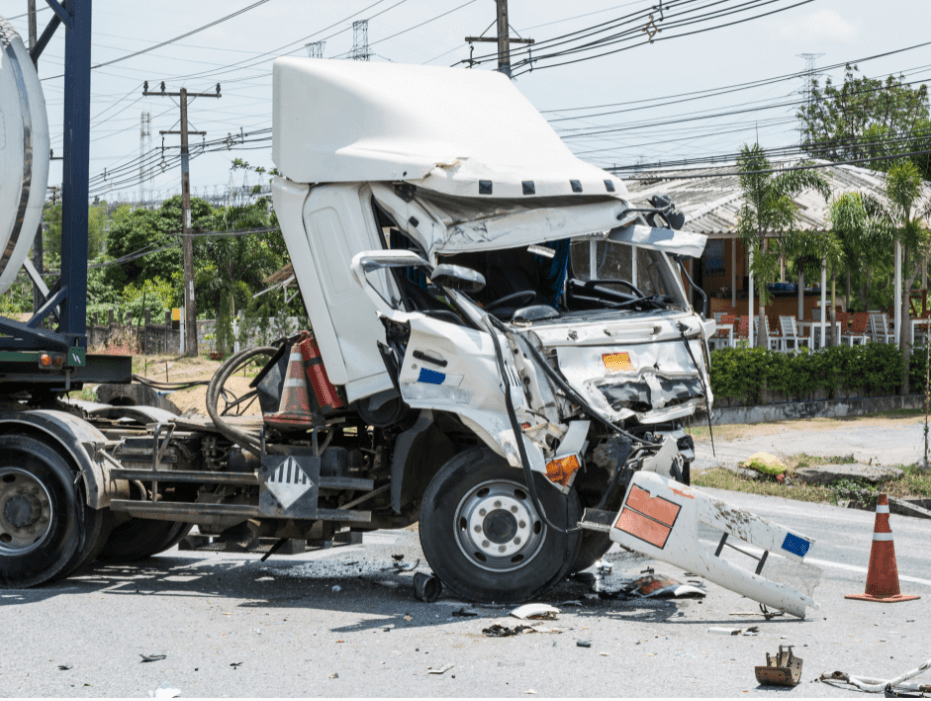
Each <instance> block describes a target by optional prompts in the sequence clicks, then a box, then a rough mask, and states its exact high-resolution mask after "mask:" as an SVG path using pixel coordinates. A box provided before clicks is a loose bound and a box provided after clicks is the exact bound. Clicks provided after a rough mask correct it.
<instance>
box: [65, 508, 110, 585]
mask: <svg viewBox="0 0 931 701" xmlns="http://www.w3.org/2000/svg"><path fill="white" fill-rule="evenodd" d="M86 511H88V512H90V513H89V515H88V518H87V519H85V525H84V533H85V539H84V546H83V547H82V548H80V549H79V550H78V551H77V552H76V553H75V554H74V557H73V558H72V561H71V562H69V563H68V566H67V567H65V569H64V570H62V572H61V573H60V574H58V575H56V576H55V579H63V578H65V577H70V576H72V575H78V574H83V573H84V572H87V571H88V570H89V569H90V567H91V564H93V562H94V560H96V559H97V556H98V555H99V554H100V551H101V550H103V547H104V546H105V545H106V544H107V540H109V538H110V532H111V531H112V530H113V524H114V522H115V521H116V517H115V516H114V515H113V512H112V511H110V510H109V509H100V510H99V511H94V510H93V509H86Z"/></svg>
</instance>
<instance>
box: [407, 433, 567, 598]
mask: <svg viewBox="0 0 931 701" xmlns="http://www.w3.org/2000/svg"><path fill="white" fill-rule="evenodd" d="M535 478H536V490H537V493H538V495H539V497H540V501H541V503H542V506H543V508H544V509H545V510H546V515H547V517H548V518H549V519H550V521H552V522H553V523H554V524H556V525H558V526H559V527H561V528H567V527H571V526H575V525H576V524H577V523H578V521H579V520H580V518H581V515H582V505H581V502H580V500H579V497H578V495H577V494H576V492H575V491H574V490H573V491H570V492H569V494H568V495H563V494H562V493H561V492H559V491H557V490H556V489H554V488H553V486H552V485H550V484H547V482H546V478H545V477H543V476H542V475H535ZM526 487H527V483H526V480H525V479H524V473H523V471H522V470H518V469H515V468H513V467H511V466H510V465H508V463H507V462H506V461H505V460H504V458H502V457H500V456H498V455H497V454H495V453H494V452H493V451H492V450H490V449H489V448H485V447H482V448H472V449H470V450H467V451H465V452H464V453H460V454H459V455H457V456H456V457H454V458H453V459H451V460H450V461H448V462H447V463H446V464H445V465H443V467H441V468H440V470H439V472H437V473H436V475H434V477H433V479H432V480H431V481H430V484H429V485H428V486H427V491H426V493H425V494H424V497H423V502H422V504H421V507H420V544H421V546H422V547H423V551H424V555H425V556H426V558H427V561H428V562H429V563H430V566H431V567H432V568H433V571H434V573H435V574H436V575H437V576H439V578H440V580H441V581H442V582H443V584H444V585H446V586H447V587H449V589H451V590H452V591H453V592H455V593H456V594H457V595H458V596H460V597H462V598H464V599H466V600H469V601H476V602H481V603H502V604H512V603H519V602H522V601H526V600H528V599H532V598H534V597H537V596H539V595H541V594H543V593H544V592H546V591H547V590H549V589H551V588H552V587H553V586H555V585H556V584H557V583H558V582H559V581H560V580H562V579H563V578H564V577H565V576H566V575H567V574H568V572H569V569H570V567H571V566H572V563H573V562H575V559H576V555H577V553H578V549H579V545H580V543H581V540H582V537H581V532H578V531H577V532H574V533H569V534H566V533H561V532H558V531H556V530H555V529H553V528H550V527H547V526H546V525H545V524H544V522H543V521H542V519H540V517H539V515H538V514H537V513H536V509H535V508H534V507H533V503H532V500H531V499H530V495H529V492H528V491H527V489H526ZM482 492H484V494H482ZM499 496H500V499H499ZM486 500H487V505H488V508H487V509H485V510H484V511H483V510H481V507H483V506H484V505H485V504H486ZM502 504H503V505H504V506H503V507H502V506H501V505H502ZM508 504H510V505H511V506H508ZM496 507H498V508H496ZM489 509H490V510H489ZM511 511H514V514H517V516H514V515H512V514H511ZM496 514H497V516H496ZM482 517H484V520H482ZM478 520H481V523H482V525H479V524H478ZM476 528H478V529H481V530H480V535H478V536H476V537H475V538H473V537H472V533H473V530H472V529H476ZM501 544H503V545H501ZM500 547H504V548H505V549H506V550H507V549H510V550H507V552H506V554H505V555H503V556H497V555H492V554H490V553H491V552H492V551H493V552H495V553H497V548H500ZM483 558H484V559H483Z"/></svg>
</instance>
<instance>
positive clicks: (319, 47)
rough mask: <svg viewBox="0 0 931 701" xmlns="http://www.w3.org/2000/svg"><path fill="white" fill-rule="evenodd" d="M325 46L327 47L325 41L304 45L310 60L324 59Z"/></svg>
mask: <svg viewBox="0 0 931 701" xmlns="http://www.w3.org/2000/svg"><path fill="white" fill-rule="evenodd" d="M324 46H326V42H325V41H312V42H310V43H309V44H304V48H305V49H307V56H308V58H323V47H324Z"/></svg>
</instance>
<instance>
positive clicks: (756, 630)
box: [708, 626, 760, 636]
mask: <svg viewBox="0 0 931 701" xmlns="http://www.w3.org/2000/svg"><path fill="white" fill-rule="evenodd" d="M708 632H709V633H717V634H718V635H747V636H754V635H759V634H760V627H759V626H750V627H749V628H746V629H744V628H709V629H708Z"/></svg>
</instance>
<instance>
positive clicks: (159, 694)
mask: <svg viewBox="0 0 931 701" xmlns="http://www.w3.org/2000/svg"><path fill="white" fill-rule="evenodd" d="M85 686H89V685H87V684H85ZM179 696H181V689H178V688H176V687H175V685H174V684H171V683H169V682H162V683H161V684H159V685H158V688H156V689H153V690H152V691H150V692H149V697H150V698H153V699H176V698H178V697H179Z"/></svg>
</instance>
